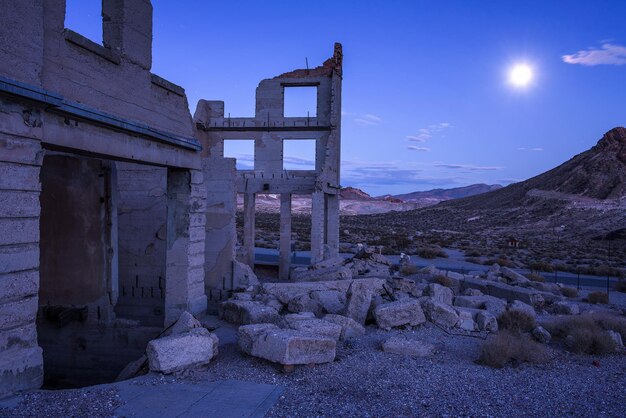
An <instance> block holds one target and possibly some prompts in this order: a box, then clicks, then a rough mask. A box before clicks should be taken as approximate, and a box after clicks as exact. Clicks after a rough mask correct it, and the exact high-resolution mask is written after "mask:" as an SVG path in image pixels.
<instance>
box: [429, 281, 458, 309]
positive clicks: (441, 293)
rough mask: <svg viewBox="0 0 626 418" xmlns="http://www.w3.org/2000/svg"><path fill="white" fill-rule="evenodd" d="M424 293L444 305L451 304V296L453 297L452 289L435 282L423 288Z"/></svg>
mask: <svg viewBox="0 0 626 418" xmlns="http://www.w3.org/2000/svg"><path fill="white" fill-rule="evenodd" d="M424 294H425V295H427V296H430V297H431V298H433V299H434V300H436V301H438V302H441V303H445V304H446V305H452V298H453V297H454V293H453V292H452V289H450V288H448V287H444V286H442V285H440V284H437V283H431V284H429V285H428V286H427V287H426V289H425V290H424Z"/></svg>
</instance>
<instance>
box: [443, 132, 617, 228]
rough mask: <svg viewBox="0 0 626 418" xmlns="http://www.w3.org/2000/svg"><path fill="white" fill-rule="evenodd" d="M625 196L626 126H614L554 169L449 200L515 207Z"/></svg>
mask: <svg viewBox="0 0 626 418" xmlns="http://www.w3.org/2000/svg"><path fill="white" fill-rule="evenodd" d="M624 197H626V129H625V128H614V129H612V130H610V131H609V132H607V133H606V134H604V136H603V137H602V138H601V139H600V140H599V141H598V143H597V144H596V145H595V146H594V147H592V148H591V149H589V150H587V151H585V152H583V153H580V154H578V155H576V156H575V157H574V158H572V159H570V160H568V161H566V162H565V163H563V164H561V165H560V166H558V167H556V168H553V169H552V170H549V171H546V172H545V173H542V174H539V175H538V176H535V177H533V178H530V179H528V180H526V181H522V182H519V183H514V184H511V185H509V186H507V187H504V188H502V189H500V190H496V191H493V192H490V193H486V194H484V195H481V196H480V197H476V196H474V197H468V198H465V199H460V200H456V201H454V202H450V203H449V204H450V207H454V208H459V209H460V208H463V209H484V208H511V207H518V206H522V205H525V204H532V203H533V202H535V201H536V200H537V198H544V199H545V198H553V199H560V200H569V201H572V200H576V199H578V200H580V201H581V202H584V201H589V200H590V199H597V200H606V199H622V198H624ZM625 218H626V216H625Z"/></svg>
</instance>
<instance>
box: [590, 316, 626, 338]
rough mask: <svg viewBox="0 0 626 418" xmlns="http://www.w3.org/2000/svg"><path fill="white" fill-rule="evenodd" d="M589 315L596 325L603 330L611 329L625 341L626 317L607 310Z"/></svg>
mask: <svg viewBox="0 0 626 418" xmlns="http://www.w3.org/2000/svg"><path fill="white" fill-rule="evenodd" d="M591 317H592V318H593V320H594V321H596V323H597V324H598V325H600V326H601V327H602V329H605V330H611V331H615V332H617V333H619V334H620V335H621V336H622V341H626V318H625V317H623V316H618V315H615V314H612V313H609V312H595V313H593V314H591Z"/></svg>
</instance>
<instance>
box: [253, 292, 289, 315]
mask: <svg viewBox="0 0 626 418" xmlns="http://www.w3.org/2000/svg"><path fill="white" fill-rule="evenodd" d="M257 300H258V301H259V302H261V303H262V304H264V305H266V306H269V307H270V308H274V309H276V312H278V313H280V311H282V310H283V307H284V306H283V304H282V303H281V301H280V300H278V298H277V297H276V296H274V295H268V294H262V295H257Z"/></svg>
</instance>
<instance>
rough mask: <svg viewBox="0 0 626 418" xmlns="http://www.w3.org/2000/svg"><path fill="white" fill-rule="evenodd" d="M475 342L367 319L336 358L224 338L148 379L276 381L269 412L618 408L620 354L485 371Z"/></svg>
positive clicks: (103, 401)
mask: <svg viewBox="0 0 626 418" xmlns="http://www.w3.org/2000/svg"><path fill="white" fill-rule="evenodd" d="M394 335H405V336H406V337H407V338H418V339H422V340H424V341H428V342H431V343H433V344H435V346H436V348H437V352H436V354H435V355H434V356H432V357H429V358H417V359H413V358H408V357H402V356H398V355H393V354H387V353H384V352H382V351H381V350H380V345H381V343H382V342H383V341H384V340H386V339H387V338H389V337H391V336H394ZM481 343H482V340H480V339H477V338H472V337H462V336H451V335H448V334H446V333H444V332H443V331H441V330H439V329H438V328H435V327H433V326H431V325H429V324H427V325H426V326H423V327H421V328H419V329H417V330H405V331H392V332H384V331H380V330H377V329H375V328H373V327H368V331H367V335H366V336H364V337H361V338H359V339H356V340H353V341H351V342H348V343H340V344H339V346H338V350H337V359H336V361H335V362H333V363H331V364H325V365H318V366H315V367H307V366H301V367H297V368H296V369H295V371H293V372H292V373H289V374H285V373H283V371H282V369H281V368H280V367H278V366H277V365H274V364H272V363H269V362H267V361H264V360H260V359H257V358H253V357H249V356H244V355H242V354H240V353H239V350H238V348H237V346H236V344H233V343H229V344H226V345H224V346H221V347H220V353H219V356H218V358H217V359H216V360H215V361H214V362H212V363H211V364H210V365H209V366H207V367H206V368H203V369H199V370H195V371H193V372H187V373H185V374H183V375H178V376H175V377H168V378H166V379H163V377H161V376H158V375H155V376H154V378H153V382H154V384H160V383H162V382H165V381H167V380H172V379H174V380H178V381H187V382H196V381H214V380H223V379H238V380H245V381H251V382H257V383H269V384H277V385H282V386H284V387H285V391H284V392H283V394H282V396H281V398H280V399H279V401H278V402H277V403H276V405H274V407H273V408H272V409H271V410H270V412H269V413H268V416H271V417H294V416H299V417H300V416H305V417H309V416H327V417H344V416H346V417H352V416H354V417H399V416H402V417H407V416H506V417H515V416H533V417H543V416H587V417H623V416H624V414H625V411H626V399H625V398H624V393H626V356H624V355H613V356H606V357H592V356H582V355H572V354H569V353H565V352H562V351H551V356H552V359H551V361H550V362H549V363H546V364H540V365H528V364H524V365H521V366H519V367H516V368H505V369H491V368H488V367H484V366H480V365H477V364H475V363H474V360H475V359H476V358H477V357H478V353H479V350H480V344H481ZM594 361H597V362H599V366H595V365H594V364H593V362H594ZM119 403H120V401H119V398H117V395H116V393H115V391H114V390H98V389H96V388H85V389H81V390H72V391H67V390H64V391H54V392H35V393H33V394H30V395H28V396H27V398H26V400H25V402H23V403H22V405H20V407H19V408H18V409H14V410H2V409H0V416H22V417H26V416H47V417H70V416H72V417H105V416H113V413H114V410H115V408H116V407H117V406H118V405H119Z"/></svg>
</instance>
